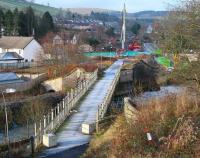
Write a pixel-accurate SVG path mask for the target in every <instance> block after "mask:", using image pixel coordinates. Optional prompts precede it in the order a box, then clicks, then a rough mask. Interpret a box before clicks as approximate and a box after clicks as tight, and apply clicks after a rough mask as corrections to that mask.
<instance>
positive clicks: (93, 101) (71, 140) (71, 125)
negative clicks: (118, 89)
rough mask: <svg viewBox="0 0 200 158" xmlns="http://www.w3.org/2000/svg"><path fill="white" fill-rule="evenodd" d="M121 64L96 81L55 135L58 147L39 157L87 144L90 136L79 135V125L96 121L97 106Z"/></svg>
mask: <svg viewBox="0 0 200 158" xmlns="http://www.w3.org/2000/svg"><path fill="white" fill-rule="evenodd" d="M122 64H123V61H122V60H118V61H116V62H115V63H114V64H113V65H112V66H111V67H110V68H108V69H107V70H106V71H105V75H104V77H103V78H102V79H101V80H99V81H97V83H96V84H95V85H94V87H93V88H92V89H91V90H90V92H89V93H88V95H87V96H86V97H85V98H84V99H83V101H82V102H81V103H80V107H79V109H78V112H77V113H75V114H73V115H72V116H71V117H70V119H69V120H67V122H66V123H65V125H64V126H63V127H62V130H61V131H60V132H58V133H57V140H58V147H55V148H52V149H47V150H45V151H44V152H43V153H42V155H41V157H46V156H47V157H48V155H53V154H56V153H58V152H62V151H64V150H67V149H70V148H73V147H76V146H80V145H83V144H86V143H88V142H89V140H90V138H91V136H89V135H84V134H82V133H81V125H82V123H84V122H95V121H96V113H97V110H98V106H99V105H100V104H101V103H102V102H103V99H104V97H105V96H106V95H107V91H108V89H109V86H110V85H111V83H112V81H113V80H114V78H115V75H116V74H117V72H118V70H119V69H120V68H121V66H122Z"/></svg>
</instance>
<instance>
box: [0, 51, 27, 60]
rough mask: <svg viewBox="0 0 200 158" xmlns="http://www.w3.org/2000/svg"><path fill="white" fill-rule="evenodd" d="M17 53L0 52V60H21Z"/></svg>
mask: <svg viewBox="0 0 200 158" xmlns="http://www.w3.org/2000/svg"><path fill="white" fill-rule="evenodd" d="M23 59H24V58H22V57H21V56H20V55H19V54H17V53H16V52H5V53H0V61H5V60H23Z"/></svg>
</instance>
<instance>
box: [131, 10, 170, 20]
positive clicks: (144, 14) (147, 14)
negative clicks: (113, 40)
mask: <svg viewBox="0 0 200 158" xmlns="http://www.w3.org/2000/svg"><path fill="white" fill-rule="evenodd" d="M167 14H168V11H141V12H137V13H129V14H128V16H129V17H133V18H139V19H157V18H160V17H163V16H166V15H167Z"/></svg>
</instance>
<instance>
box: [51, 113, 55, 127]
mask: <svg viewBox="0 0 200 158" xmlns="http://www.w3.org/2000/svg"><path fill="white" fill-rule="evenodd" d="M53 117H54V110H53V109H51V129H52V130H53V129H54V124H53Z"/></svg>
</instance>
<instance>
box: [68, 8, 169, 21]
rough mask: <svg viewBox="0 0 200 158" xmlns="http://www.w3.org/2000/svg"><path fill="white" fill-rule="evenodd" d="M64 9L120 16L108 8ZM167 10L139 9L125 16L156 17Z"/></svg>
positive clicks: (84, 13) (134, 17) (86, 13)
mask: <svg viewBox="0 0 200 158" xmlns="http://www.w3.org/2000/svg"><path fill="white" fill-rule="evenodd" d="M66 10H69V11H71V12H72V13H78V14H82V15H89V14H90V13H91V12H92V11H93V12H98V13H108V14H111V15H115V16H118V17H121V12H120V11H114V10H109V9H100V8H67V9H66ZM167 14H168V11H140V12H136V13H127V17H128V18H131V19H136V18H137V19H158V18H160V17H163V16H166V15H167Z"/></svg>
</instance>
